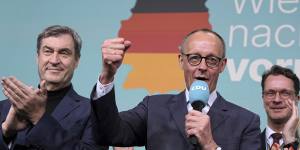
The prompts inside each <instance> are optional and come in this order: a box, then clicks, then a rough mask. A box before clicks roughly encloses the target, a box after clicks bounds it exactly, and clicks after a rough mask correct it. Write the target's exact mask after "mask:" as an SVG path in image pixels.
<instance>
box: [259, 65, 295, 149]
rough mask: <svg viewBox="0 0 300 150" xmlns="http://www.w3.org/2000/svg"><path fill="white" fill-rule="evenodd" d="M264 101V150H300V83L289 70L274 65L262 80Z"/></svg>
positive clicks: (262, 138) (262, 146)
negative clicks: (299, 130)
mask: <svg viewBox="0 0 300 150" xmlns="http://www.w3.org/2000/svg"><path fill="white" fill-rule="evenodd" d="M261 86H262V94H263V95H262V98H263V102H264V107H265V110H266V113H267V117H268V120H267V127H266V129H265V130H264V131H263V132H262V134H261V140H262V145H261V149H262V150H269V149H271V150H279V149H282V148H285V149H288V150H296V149H297V148H298V141H297V138H296V131H297V127H298V121H299V115H298V101H299V79H298V77H297V76H296V74H294V73H293V72H292V70H290V69H288V68H283V67H280V66H278V65H274V66H273V67H272V68H271V69H270V70H268V71H266V72H265V73H264V74H263V76H262V81H261Z"/></svg>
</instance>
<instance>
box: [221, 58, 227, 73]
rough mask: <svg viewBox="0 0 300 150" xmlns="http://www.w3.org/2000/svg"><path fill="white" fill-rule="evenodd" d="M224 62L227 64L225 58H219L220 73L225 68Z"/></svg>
mask: <svg viewBox="0 0 300 150" xmlns="http://www.w3.org/2000/svg"><path fill="white" fill-rule="evenodd" d="M226 64H227V58H223V59H222V60H221V64H220V65H221V68H220V73H221V72H223V71H224V70H225V67H226Z"/></svg>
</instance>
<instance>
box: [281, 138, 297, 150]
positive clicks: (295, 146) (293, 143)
mask: <svg viewBox="0 0 300 150" xmlns="http://www.w3.org/2000/svg"><path fill="white" fill-rule="evenodd" d="M298 145H299V142H298V140H296V141H295V142H291V143H288V144H285V145H284V146H283V148H291V147H292V148H293V149H294V150H296V149H298Z"/></svg>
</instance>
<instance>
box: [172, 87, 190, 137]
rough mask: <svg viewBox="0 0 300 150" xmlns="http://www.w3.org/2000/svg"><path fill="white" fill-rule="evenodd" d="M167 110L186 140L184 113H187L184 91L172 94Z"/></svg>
mask: <svg viewBox="0 0 300 150" xmlns="http://www.w3.org/2000/svg"><path fill="white" fill-rule="evenodd" d="M168 106H169V110H170V112H171V115H172V117H173V119H174V120H175V123H176V126H177V127H178V129H179V130H180V132H181V134H182V136H183V137H184V139H186V140H187V138H186V134H185V115H186V114H187V102H186V98H185V93H184V92H181V93H180V94H178V95H176V96H174V97H173V98H172V99H171V100H170V101H169V105H168Z"/></svg>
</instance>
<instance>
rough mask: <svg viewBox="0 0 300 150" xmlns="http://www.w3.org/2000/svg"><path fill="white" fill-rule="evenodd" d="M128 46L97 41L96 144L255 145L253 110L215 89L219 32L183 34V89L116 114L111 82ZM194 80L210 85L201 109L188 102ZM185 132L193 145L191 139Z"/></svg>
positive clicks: (166, 148)
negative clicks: (99, 45) (99, 62)
mask: <svg viewBox="0 0 300 150" xmlns="http://www.w3.org/2000/svg"><path fill="white" fill-rule="evenodd" d="M130 45H131V42H130V41H127V40H125V39H123V38H116V39H111V40H106V41H105V42H104V43H103V45H102V59H103V68H102V72H101V74H100V76H99V81H98V82H97V85H96V87H95V88H94V89H93V92H92V94H91V97H92V99H93V100H92V107H93V108H94V112H95V118H96V121H97V123H98V124H97V130H98V132H95V134H96V136H97V134H99V135H98V136H97V138H98V139H99V140H100V141H99V142H100V143H101V144H110V145H116V146H143V145H145V146H146V148H147V149H153V150H188V149H203V150H212V149H214V150H215V149H217V150H220V149H222V150H238V149H241V150H257V149H259V146H260V143H259V142H260V141H259V133H260V129H259V117H258V115H256V114H254V113H252V112H250V111H248V110H246V109H244V108H241V107H239V106H237V105H234V104H232V103H230V102H228V101H226V100H225V99H224V98H223V97H222V96H221V95H220V94H219V93H218V92H217V91H216V86H217V81H218V77H219V74H220V73H221V72H222V71H223V70H224V68H225V65H226V61H227V59H226V57H225V44H224V40H223V39H222V37H221V36H220V35H218V34H217V33H215V32H213V31H211V30H208V29H200V30H195V31H193V32H191V33H190V34H188V35H187V36H186V37H185V38H184V40H183V42H182V44H181V46H180V49H179V50H180V54H179V56H178V60H179V64H180V66H181V69H182V70H183V72H184V78H185V83H186V90H184V91H183V92H181V93H179V94H177V95H172V94H165V95H154V96H146V97H145V98H144V100H143V101H142V102H141V103H140V104H139V105H138V106H136V107H134V108H133V109H131V110H128V111H124V112H121V113H120V114H119V113H118V109H117V106H116V103H115V94H114V89H113V83H112V82H113V79H114V75H115V73H116V71H117V69H118V67H119V66H120V65H121V63H122V60H123V57H124V55H125V51H126V50H127V49H128V48H129V47H130ZM141 63H143V62H141ZM195 80H203V81H205V82H206V83H207V84H208V86H209V89H210V96H209V100H208V105H206V106H205V107H204V109H203V110H202V112H200V111H196V110H193V109H192V108H190V107H191V106H190V105H189V104H188V98H189V97H188V95H189V91H188V89H189V88H190V86H191V84H192V82H193V81H195ZM149 82H151V81H149ZM166 84H167V83H166ZM187 104H188V105H187ZM191 136H195V137H196V139H197V143H198V144H195V145H193V144H191V142H190V141H189V137H191Z"/></svg>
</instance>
